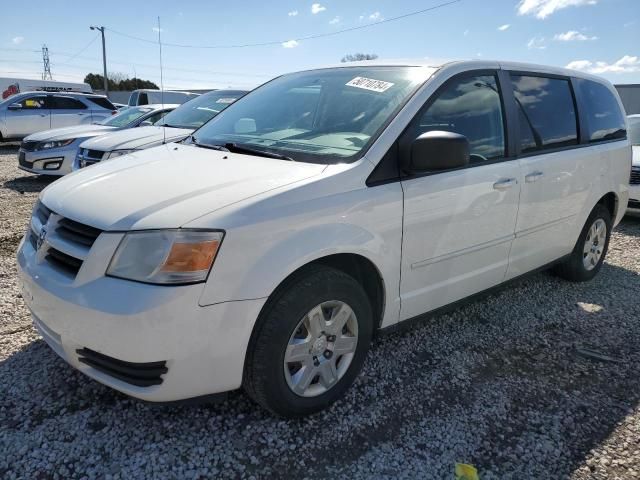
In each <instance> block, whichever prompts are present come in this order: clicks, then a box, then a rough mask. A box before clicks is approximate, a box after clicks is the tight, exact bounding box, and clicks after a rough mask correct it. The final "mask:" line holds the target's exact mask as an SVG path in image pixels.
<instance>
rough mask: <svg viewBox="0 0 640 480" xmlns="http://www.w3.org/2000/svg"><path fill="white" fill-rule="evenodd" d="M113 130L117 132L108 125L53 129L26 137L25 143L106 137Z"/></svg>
mask: <svg viewBox="0 0 640 480" xmlns="http://www.w3.org/2000/svg"><path fill="white" fill-rule="evenodd" d="M112 130H116V128H115V127H109V126H107V125H74V126H73V127H63V128H53V129H51V130H44V131H42V132H38V133H34V134H32V135H29V136H28V137H26V138H25V141H36V142H46V141H49V140H67V139H69V138H82V137H84V138H86V137H93V136H95V135H104V134H105V133H107V132H110V131H112Z"/></svg>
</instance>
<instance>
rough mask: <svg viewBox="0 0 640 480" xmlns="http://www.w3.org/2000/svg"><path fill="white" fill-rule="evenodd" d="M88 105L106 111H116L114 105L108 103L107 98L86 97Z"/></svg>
mask: <svg viewBox="0 0 640 480" xmlns="http://www.w3.org/2000/svg"><path fill="white" fill-rule="evenodd" d="M87 100H89V102H90V103H93V104H95V105H98V106H99V107H102V108H106V109H107V110H117V108H116V107H115V105H114V104H113V103H111V102H110V101H109V99H108V98H104V97H87Z"/></svg>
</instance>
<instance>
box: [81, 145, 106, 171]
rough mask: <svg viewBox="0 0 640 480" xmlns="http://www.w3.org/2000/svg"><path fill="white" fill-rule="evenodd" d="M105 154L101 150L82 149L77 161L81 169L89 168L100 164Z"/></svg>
mask: <svg viewBox="0 0 640 480" xmlns="http://www.w3.org/2000/svg"><path fill="white" fill-rule="evenodd" d="M104 154H105V152H103V151H101V150H89V149H87V148H81V149H79V150H78V155H77V160H78V162H77V163H78V166H79V167H80V168H84V167H88V166H89V165H93V164H94V163H98V162H99V161H100V160H102V157H103V156H104Z"/></svg>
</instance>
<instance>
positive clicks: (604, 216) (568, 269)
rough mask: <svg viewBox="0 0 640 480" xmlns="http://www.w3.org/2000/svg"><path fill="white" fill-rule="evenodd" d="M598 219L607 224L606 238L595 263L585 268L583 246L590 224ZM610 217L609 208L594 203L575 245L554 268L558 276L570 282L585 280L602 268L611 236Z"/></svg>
mask: <svg viewBox="0 0 640 480" xmlns="http://www.w3.org/2000/svg"><path fill="white" fill-rule="evenodd" d="M598 220H602V221H604V223H605V225H606V226H607V233H606V240H605V242H604V248H603V249H602V255H601V256H600V259H599V260H598V262H597V264H596V265H595V266H594V267H593V268H592V269H591V270H589V269H587V268H586V267H585V265H584V262H583V257H584V253H583V251H584V247H585V242H586V240H587V235H588V234H589V230H590V229H591V226H592V225H593V224H594V223H595V222H597V221H598ZM612 223H613V221H612V219H611V213H609V210H608V209H607V208H606V207H604V206H603V205H600V204H598V205H596V206H595V207H594V208H593V210H592V211H591V214H590V215H589V218H587V221H586V223H585V225H584V227H583V228H582V231H581V232H580V236H579V237H578V241H577V242H576V246H575V247H574V249H573V252H572V253H571V255H570V256H569V258H568V259H567V260H565V261H564V262H562V263H561V264H559V265H558V266H556V267H555V268H554V273H555V274H556V275H558V276H559V277H562V278H564V279H565V280H569V281H571V282H586V281H589V280H591V279H592V278H593V277H595V276H596V275H597V274H598V272H599V271H600V269H601V268H602V264H603V263H604V259H605V257H606V256H607V250H608V249H609V239H610V238H611V227H612Z"/></svg>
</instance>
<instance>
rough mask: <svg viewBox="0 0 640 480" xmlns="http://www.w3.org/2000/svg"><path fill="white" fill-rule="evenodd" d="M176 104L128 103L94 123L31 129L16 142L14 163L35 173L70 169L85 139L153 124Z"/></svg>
mask: <svg viewBox="0 0 640 480" xmlns="http://www.w3.org/2000/svg"><path fill="white" fill-rule="evenodd" d="M176 107H178V105H177V104H176V105H174V104H168V105H167V104H165V105H145V106H143V107H129V108H126V109H124V110H121V111H120V112H119V113H118V114H117V115H114V116H112V117H109V118H107V119H106V120H103V121H102V122H100V123H99V124H96V125H76V126H74V127H65V128H55V129H53V130H45V131H44V132H40V133H34V134H33V135H29V136H28V137H26V138H25V139H24V141H23V142H22V144H21V145H20V150H19V152H18V167H19V168H20V169H22V170H25V171H27V172H31V173H37V174H39V175H52V176H62V175H65V174H67V173H69V172H71V167H72V164H73V161H74V159H75V157H76V154H77V151H78V147H79V145H80V144H81V143H82V142H84V141H85V140H87V139H89V138H93V137H97V136H100V135H104V134H106V133H110V132H113V131H116V130H124V129H127V128H133V127H138V126H148V125H153V124H154V123H155V122H157V121H159V120H160V119H161V118H162V117H164V115H166V114H167V113H168V112H171V111H172V110H173V109H175V108H176Z"/></svg>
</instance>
